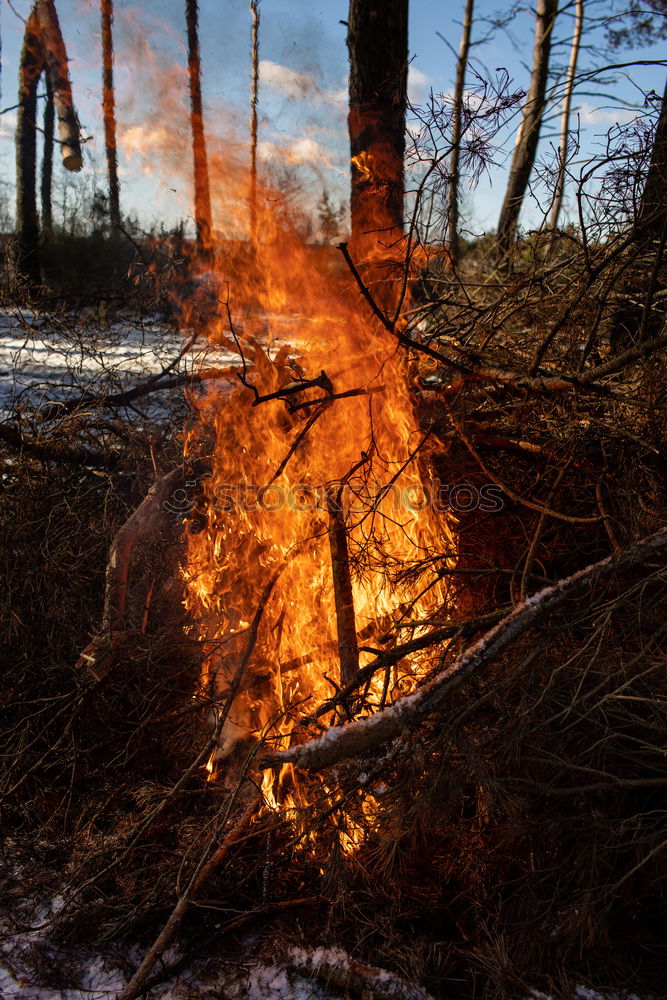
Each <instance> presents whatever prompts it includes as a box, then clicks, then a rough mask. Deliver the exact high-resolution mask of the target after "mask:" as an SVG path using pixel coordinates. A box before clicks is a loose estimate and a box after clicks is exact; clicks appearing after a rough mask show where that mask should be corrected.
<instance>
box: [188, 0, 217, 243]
mask: <svg viewBox="0 0 667 1000" xmlns="http://www.w3.org/2000/svg"><path fill="white" fill-rule="evenodd" d="M185 20H186V24H187V30H188V73H189V80H190V122H191V126H192V155H193V160H194V175H195V224H196V226H197V248H198V250H199V251H200V252H204V253H205V252H206V251H208V250H209V249H210V247H211V234H212V223H211V190H210V186H209V177H208V158H207V155H206V136H205V135H204V115H203V111H202V98H201V57H200V54H199V24H198V20H199V16H198V8H197V0H185Z"/></svg>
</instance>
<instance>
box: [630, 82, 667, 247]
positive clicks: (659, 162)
mask: <svg viewBox="0 0 667 1000" xmlns="http://www.w3.org/2000/svg"><path fill="white" fill-rule="evenodd" d="M666 224H667V84H665V90H664V93H663V95H662V105H661V107H660V118H659V120H658V125H657V128H656V132H655V138H654V140H653V149H652V151H651V159H650V162H649V168H648V174H647V176H646V183H645V185H644V191H643V193H642V199H641V203H640V206H639V217H638V219H637V229H638V231H639V232H640V233H642V234H646V235H647V236H648V237H649V238H650V239H653V240H661V239H664V235H665V225H666Z"/></svg>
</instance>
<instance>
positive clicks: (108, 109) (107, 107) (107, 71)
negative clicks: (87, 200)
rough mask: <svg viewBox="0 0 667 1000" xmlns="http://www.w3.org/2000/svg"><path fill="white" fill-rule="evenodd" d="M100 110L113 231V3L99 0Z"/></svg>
mask: <svg viewBox="0 0 667 1000" xmlns="http://www.w3.org/2000/svg"><path fill="white" fill-rule="evenodd" d="M101 15H102V110H103V113H104V146H105V150H106V157H107V172H108V175H109V219H110V221H111V227H112V229H114V230H118V229H119V228H120V193H119V186H118V157H117V147H116V100H115V91H114V83H113V33H112V26H113V0H102V9H101Z"/></svg>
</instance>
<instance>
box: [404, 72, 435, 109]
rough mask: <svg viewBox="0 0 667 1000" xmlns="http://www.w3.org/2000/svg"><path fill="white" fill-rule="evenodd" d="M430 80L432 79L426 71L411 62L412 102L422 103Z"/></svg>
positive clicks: (409, 73) (409, 90)
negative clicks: (423, 71)
mask: <svg viewBox="0 0 667 1000" xmlns="http://www.w3.org/2000/svg"><path fill="white" fill-rule="evenodd" d="M430 82H431V79H430V77H428V76H427V75H426V73H422V71H421V70H420V69H417V67H416V66H415V64H414V63H410V65H409V66H408V100H409V102H410V104H421V103H422V101H423V100H424V98H425V96H426V89H427V87H428V85H429V83H430Z"/></svg>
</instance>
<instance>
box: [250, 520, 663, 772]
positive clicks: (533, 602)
mask: <svg viewBox="0 0 667 1000" xmlns="http://www.w3.org/2000/svg"><path fill="white" fill-rule="evenodd" d="M665 548H667V528H663V529H662V530H661V531H658V532H656V533H655V534H654V535H650V536H649V537H648V538H644V539H642V540H641V541H639V542H636V543H635V544H634V545H631V546H629V547H628V548H626V549H625V550H624V551H623V552H621V553H620V554H619V555H613V556H608V557H607V558H606V559H603V560H601V561H600V562H598V563H595V564H594V565H592V566H588V567H586V568H585V569H582V570H579V571H578V572H577V573H574V574H572V576H570V577H567V578H566V579H564V580H559V581H558V583H556V584H554V586H552V587H546V588H545V589H544V590H542V591H540V592H539V593H538V594H534V595H533V596H532V597H529V598H528V599H527V600H526V601H525V602H524V603H523V604H520V605H519V606H518V607H517V608H515V610H514V611H513V612H512V613H511V614H510V615H508V616H507V617H506V618H504V619H503V620H502V621H501V622H500V623H499V624H498V625H497V626H496V627H495V628H493V629H491V631H490V632H487V633H486V635H484V636H482V638H481V639H480V640H479V641H478V642H476V643H475V644H474V645H473V646H470V647H468V649H466V650H465V651H464V652H463V653H462V654H461V655H460V656H459V657H457V659H456V660H455V661H454V663H452V664H450V665H449V666H448V667H446V668H445V669H444V670H442V671H440V672H439V673H438V674H436V676H435V677H433V678H432V679H431V680H430V681H429V682H428V683H427V684H425V685H424V687H422V688H421V689H420V690H419V691H417V692H416V693H415V694H411V695H408V696H407V697H405V698H401V699H399V701H397V702H395V703H394V704H393V705H391V706H390V707H389V708H386V709H384V710H383V711H381V712H378V713H377V714H375V715H372V716H370V718H366V719H357V720H356V721H355V722H351V723H350V724H349V725H347V726H336V727H332V728H331V729H329V730H328V731H327V732H326V733H325V734H324V735H323V736H322V737H319V738H317V739H314V740H310V741H309V742H308V743H304V744H302V745H301V746H296V747H291V748H290V749H289V750H285V751H283V752H282V753H279V754H275V755H274V756H272V757H269V758H266V759H265V760H264V761H262V766H263V767H265V768H269V767H280V766H282V765H283V764H295V765H297V766H298V767H301V768H303V769H305V770H307V771H321V770H323V769H324V768H326V767H331V766H332V765H334V764H337V763H339V762H340V761H341V760H345V759H347V758H349V757H358V756H360V755H361V754H364V753H367V752H368V751H370V750H373V749H375V748H376V747H378V746H381V745H382V744H385V743H388V742H389V741H390V740H393V739H396V737H398V736H400V735H401V733H402V732H403V731H404V730H405V729H413V728H415V727H416V726H418V725H419V724H420V723H421V722H422V720H423V719H425V718H427V717H428V716H429V715H432V714H433V713H434V712H438V711H439V710H440V709H441V708H442V707H443V705H444V704H445V702H446V700H447V698H448V697H449V695H450V693H451V692H452V691H453V690H454V689H455V688H457V687H459V686H460V685H461V684H463V683H464V682H465V681H467V680H469V679H470V678H471V677H472V676H473V675H474V674H476V673H477V672H478V671H479V670H480V669H481V668H482V667H485V666H488V665H489V664H490V663H492V662H493V661H494V660H495V659H496V658H497V657H498V656H499V655H500V654H501V653H502V652H504V651H505V650H506V649H507V648H508V647H509V646H511V645H512V643H514V642H515V641H516V640H517V639H518V638H519V636H521V635H523V634H524V633H525V632H526V631H528V629H530V628H533V627H534V626H535V625H537V624H538V623H539V622H540V621H541V620H542V619H543V618H545V617H546V616H547V615H548V614H550V613H551V612H552V611H555V610H556V609H557V608H559V607H560V606H561V605H562V604H564V603H565V602H566V601H568V600H570V599H571V598H572V597H574V596H575V595H577V594H579V593H580V592H581V591H582V590H587V589H588V590H590V589H592V588H593V587H594V586H595V585H597V584H599V583H602V582H604V581H606V580H608V579H610V578H612V577H613V576H615V575H616V574H619V573H625V572H628V571H630V570H633V569H635V568H636V567H638V566H641V565H643V564H644V563H646V562H648V561H649V560H650V559H652V558H654V557H655V556H657V555H658V554H659V553H661V552H662V551H663V550H664V549H665Z"/></svg>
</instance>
